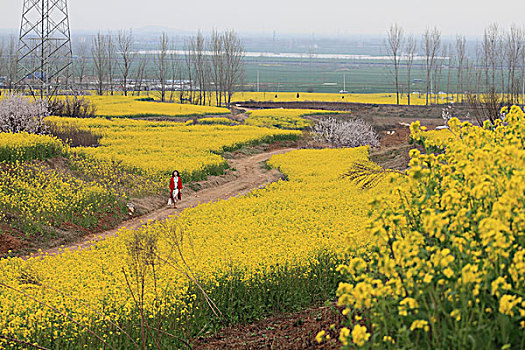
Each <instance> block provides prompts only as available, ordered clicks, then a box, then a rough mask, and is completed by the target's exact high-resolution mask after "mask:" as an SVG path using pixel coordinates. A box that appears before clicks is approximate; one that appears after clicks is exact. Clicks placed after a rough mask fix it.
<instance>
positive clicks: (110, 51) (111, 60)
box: [106, 33, 117, 96]
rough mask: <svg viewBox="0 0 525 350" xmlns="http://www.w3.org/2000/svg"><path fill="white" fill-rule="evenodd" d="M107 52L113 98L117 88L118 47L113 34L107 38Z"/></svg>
mask: <svg viewBox="0 0 525 350" xmlns="http://www.w3.org/2000/svg"><path fill="white" fill-rule="evenodd" d="M106 50H107V57H108V80H109V90H110V91H111V96H113V94H114V90H115V86H114V83H113V82H114V79H115V66H116V63H117V60H116V55H117V53H116V47H115V39H114V38H113V34H111V33H109V34H108V35H107V38H106Z"/></svg>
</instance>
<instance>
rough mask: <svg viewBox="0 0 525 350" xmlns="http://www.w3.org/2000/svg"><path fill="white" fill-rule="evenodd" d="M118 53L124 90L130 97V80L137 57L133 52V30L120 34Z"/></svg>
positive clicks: (125, 94)
mask: <svg viewBox="0 0 525 350" xmlns="http://www.w3.org/2000/svg"><path fill="white" fill-rule="evenodd" d="M118 51H119V55H120V60H121V64H120V65H119V67H120V72H121V73H122V84H123V86H122V89H123V90H124V96H128V80H129V76H130V73H131V68H132V67H133V63H134V62H135V57H136V53H135V52H133V32H132V31H131V30H129V31H120V32H119V33H118Z"/></svg>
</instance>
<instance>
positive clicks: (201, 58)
mask: <svg viewBox="0 0 525 350" xmlns="http://www.w3.org/2000/svg"><path fill="white" fill-rule="evenodd" d="M189 50H190V57H191V63H192V72H193V77H194V80H195V85H196V86H195V88H198V92H199V94H198V97H197V98H196V100H194V101H193V102H194V103H196V104H200V105H205V104H206V90H207V85H208V72H209V69H208V66H209V62H208V58H207V56H206V52H205V51H206V41H205V38H204V36H203V35H202V33H201V32H200V31H199V32H198V33H197V35H196V36H194V37H191V38H190V39H189Z"/></svg>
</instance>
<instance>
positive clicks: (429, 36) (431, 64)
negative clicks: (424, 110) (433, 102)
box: [423, 28, 441, 106]
mask: <svg viewBox="0 0 525 350" xmlns="http://www.w3.org/2000/svg"><path fill="white" fill-rule="evenodd" d="M423 41H424V45H425V56H426V59H425V69H426V73H427V95H426V105H427V106H428V102H429V95H430V89H431V86H432V82H431V79H432V72H433V70H434V68H435V65H436V55H437V53H438V51H439V48H440V47H441V33H440V31H439V30H438V29H437V28H434V29H432V30H430V29H428V28H427V29H426V31H425V34H424V35H423Z"/></svg>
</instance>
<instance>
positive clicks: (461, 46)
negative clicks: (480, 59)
mask: <svg viewBox="0 0 525 350" xmlns="http://www.w3.org/2000/svg"><path fill="white" fill-rule="evenodd" d="M466 44H467V41H466V39H465V37H464V36H461V35H458V36H456V60H457V65H458V70H457V82H456V100H457V101H458V102H459V94H461V102H463V92H464V86H463V68H464V66H465V55H466Z"/></svg>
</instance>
